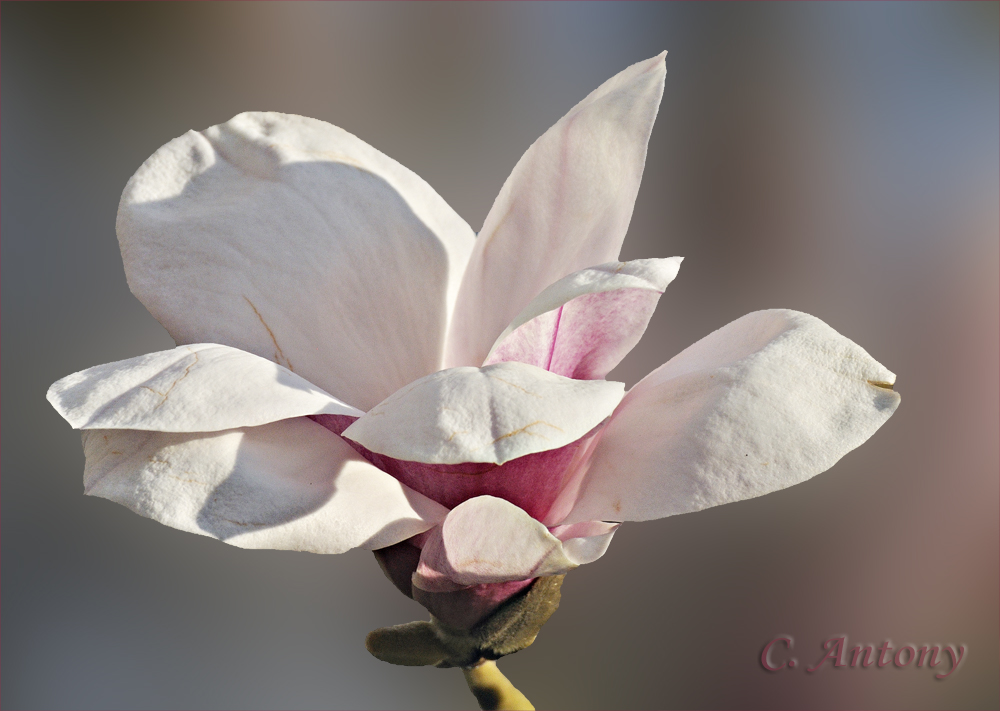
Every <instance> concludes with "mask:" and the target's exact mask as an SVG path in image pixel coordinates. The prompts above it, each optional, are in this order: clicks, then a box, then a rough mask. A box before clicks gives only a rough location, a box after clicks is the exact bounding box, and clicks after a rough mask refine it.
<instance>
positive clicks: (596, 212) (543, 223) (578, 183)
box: [445, 54, 666, 366]
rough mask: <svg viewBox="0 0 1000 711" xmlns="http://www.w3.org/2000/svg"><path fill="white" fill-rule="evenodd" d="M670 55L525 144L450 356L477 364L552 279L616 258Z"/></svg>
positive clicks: (492, 217) (468, 275) (490, 220)
mask: <svg viewBox="0 0 1000 711" xmlns="http://www.w3.org/2000/svg"><path fill="white" fill-rule="evenodd" d="M665 74H666V68H665V65H664V55H663V54H661V55H659V56H657V57H654V58H653V59H648V60H646V61H644V62H639V63H638V64H634V65H632V66H631V67H629V68H628V69H626V70H624V71H623V72H621V73H619V74H618V75H616V76H614V77H612V78H611V79H609V80H608V81H606V82H604V84H602V85H601V86H600V87H598V88H597V89H596V90H595V91H594V92H592V93H591V94H590V95H589V96H588V97H587V98H586V99H584V100H583V101H581V102H580V103H579V104H577V105H576V106H575V107H574V108H573V109H572V110H570V112H569V113H568V114H566V116H564V117H563V118H562V119H560V120H559V122H558V123H556V124H555V125H554V126H553V127H552V128H550V129H549V130H548V131H546V132H545V134H544V135H543V136H542V137H541V138H539V139H538V140H537V141H535V143H534V144H533V145H532V146H531V147H530V148H529V149H528V151H527V152H526V153H525V154H524V156H523V157H522V158H521V160H520V161H518V163H517V165H516V166H515V167H514V170H513V172H512V173H511V175H510V177H509V178H508V179H507V182H506V183H504V186H503V188H502V189H501V191H500V195H499V196H497V199H496V202H495V203H494V204H493V207H492V209H491V210H490V213H489V215H488V216H487V218H486V221H485V223H484V224H483V229H482V231H481V232H480V233H479V237H478V238H477V239H476V243H475V247H474V249H473V252H472V256H471V258H470V259H469V263H468V267H467V269H466V272H465V276H464V278H463V280H462V286H461V289H460V291H459V297H458V300H457V302H456V306H455V316H454V321H453V322H452V325H451V326H450V327H449V332H448V344H447V347H446V359H445V363H446V365H449V366H460V365H479V364H480V363H482V362H483V360H485V358H486V355H487V353H488V352H489V349H490V346H491V345H492V344H493V342H494V340H496V338H497V336H498V335H499V334H500V332H501V331H503V329H504V327H506V325H507V324H508V323H510V322H511V320H512V319H513V318H514V317H515V316H516V315H517V314H518V312H520V311H521V309H522V308H524V306H525V305H526V304H527V303H528V302H529V301H531V299H532V298H534V296H535V295H536V294H538V293H539V292H540V291H541V290H542V289H544V288H545V287H546V286H548V285H549V284H551V283H552V282H554V281H556V280H557V279H560V278H562V277H564V276H566V275H567V274H571V273H573V272H575V271H577V270H578V269H583V268H584V267H587V266H589V265H591V264H602V263H604V262H608V261H611V260H614V259H617V258H618V252H619V250H620V249H621V244H622V240H623V239H624V237H625V232H626V230H627V229H628V224H629V221H630V220H631V218H632V208H633V206H634V204H635V198H636V194H637V193H638V190H639V182H640V180H641V178H642V169H643V165H644V164H645V160H646V144H647V142H648V140H649V134H650V132H651V131H652V128H653V120H654V119H655V118H656V112H657V109H658V108H659V105H660V97H661V96H662V94H663V79H664V76H665Z"/></svg>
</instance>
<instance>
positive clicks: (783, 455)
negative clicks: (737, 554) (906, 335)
mask: <svg viewBox="0 0 1000 711" xmlns="http://www.w3.org/2000/svg"><path fill="white" fill-rule="evenodd" d="M895 380H896V376H895V375H893V374H892V373H891V372H889V371H888V370H887V369H886V368H884V367H883V366H882V365H880V364H879V363H877V362H876V361H875V360H874V359H873V358H872V357H871V356H869V355H868V353H866V352H865V351H864V350H863V349H862V348H861V347H859V346H858V345H856V344H855V343H853V342H852V341H850V340H848V339H847V338H844V337H843V336H841V335H840V334H839V333H837V332H836V331H834V330H833V329H832V328H830V327H829V326H827V325H826V324H825V323H823V322H822V321H820V320H819V319H817V318H814V317H813V316H809V315H808V314H803V313H799V312H796V311H785V310H775V311H758V312H756V313H752V314H749V315H747V316H744V317H743V318H741V319H738V320H737V321H734V322H733V323H731V324H729V325H728V326H725V327H723V328H721V329H719V330H718V331H716V332H715V333H712V334H711V335H709V336H707V337H705V338H703V339H702V340H701V341H699V342H698V343H696V344H694V345H693V346H691V347H690V348H688V349H687V350H685V351H683V352H682V353H680V354H678V355H677V356H675V357H674V358H673V359H671V360H670V361H668V362H667V363H666V364H664V365H663V366H661V367H659V368H657V369H656V370H654V371H653V372H652V373H650V374H649V375H648V376H646V378H644V379H643V380H642V381H641V382H639V383H638V384H637V385H636V386H635V387H634V388H633V389H632V390H631V391H630V392H629V394H628V395H627V396H626V397H625V399H624V400H623V401H622V403H621V405H620V406H619V407H618V410H617V411H616V412H615V414H614V416H613V417H612V418H611V421H610V422H609V423H608V424H607V425H606V426H605V428H604V429H603V430H602V431H601V434H600V438H599V439H598V440H597V442H596V444H595V445H594V447H593V454H592V456H591V457H590V460H589V462H588V464H587V468H586V471H585V474H584V475H583V478H582V486H581V487H580V490H579V496H578V500H577V501H576V504H575V507H574V508H573V510H572V513H571V514H570V515H569V516H568V517H567V521H568V522H573V521H584V520H591V519H605V520H617V521H643V520H647V519H654V518H662V517H664V516H671V515H673V514H679V513H685V512H687V511H698V510H700V509H703V508H707V507H709V506H717V505H719V504H725V503H728V502H731V501H739V500H741V499H749V498H752V497H755V496H760V495H762V494H767V493H769V492H772V491H776V490H778V489H783V488H785V487H788V486H792V485H793V484H798V483H799V482H802V481H805V480H806V479H809V478H810V477H812V476H814V475H816V474H819V473H820V472H822V471H825V470H827V469H829V468H830V467H831V466H833V465H834V464H835V463H836V462H837V460H838V459H840V458H841V457H842V456H844V455H845V454H846V453H847V452H849V451H851V450H852V449H854V448H855V447H857V446H858V445H860V444H861V443H862V442H864V441H865V440H866V439H868V438H869V437H870V436H871V435H872V434H874V432H875V430H877V429H878V428H879V427H880V426H881V425H882V424H883V423H884V422H885V421H886V420H888V419H889V416H890V415H892V413H893V411H895V409H896V407H897V406H898V405H899V395H897V394H896V393H895V392H893V390H892V389H891V388H892V384H893V383H894V382H895Z"/></svg>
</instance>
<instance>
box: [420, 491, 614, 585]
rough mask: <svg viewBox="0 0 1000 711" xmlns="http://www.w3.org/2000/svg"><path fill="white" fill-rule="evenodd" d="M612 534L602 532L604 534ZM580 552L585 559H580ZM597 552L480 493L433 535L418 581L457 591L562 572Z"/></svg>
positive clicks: (425, 547) (422, 554)
mask: <svg viewBox="0 0 1000 711" xmlns="http://www.w3.org/2000/svg"><path fill="white" fill-rule="evenodd" d="M611 532H613V530H612V531H607V530H605V531H604V532H603V533H600V532H599V533H598V538H604V537H605V536H608V535H609V534H610V533H611ZM606 547H607V546H606V545H604V548H606ZM603 552H604V550H603V549H601V551H600V553H602V554H603ZM580 553H582V554H583V556H584V557H583V558H578V557H576V556H577V554H580ZM593 553H594V550H593V547H587V546H584V545H575V546H564V545H563V542H562V541H561V540H559V538H557V537H556V536H554V535H552V534H551V533H550V532H549V530H548V529H547V528H546V527H545V526H544V525H543V524H542V523H540V522H539V521H536V520H535V519H533V518H532V517H531V516H529V515H528V514H527V513H526V512H525V511H523V510H522V509H520V508H518V507H517V506H514V505H513V504H511V503H509V502H507V501H504V500H503V499H498V498H495V497H493V496H479V497H477V498H475V499H469V500H468V501H466V502H464V503H462V504H460V505H459V506H456V507H455V508H454V509H452V510H451V511H450V512H449V513H448V517H447V518H446V519H445V521H444V523H443V524H442V525H441V527H440V528H434V529H432V530H431V531H430V532H429V533H428V535H427V540H426V542H425V543H424V546H423V551H422V552H421V555H420V564H419V565H418V566H417V570H416V573H414V575H413V585H414V587H415V588H420V589H422V590H426V591H427V592H452V591H455V590H459V589H461V588H463V587H466V586H470V585H482V584H489V583H502V582H508V581H513V580H528V579H531V578H537V577H541V576H545V575H558V574H561V573H566V572H568V571H570V570H572V569H573V568H576V567H577V566H579V565H581V564H582V563H588V562H591V561H592V560H595V558H594V557H593ZM597 557H600V556H599V555H598V556H597Z"/></svg>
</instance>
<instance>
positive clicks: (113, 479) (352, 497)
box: [83, 418, 447, 553]
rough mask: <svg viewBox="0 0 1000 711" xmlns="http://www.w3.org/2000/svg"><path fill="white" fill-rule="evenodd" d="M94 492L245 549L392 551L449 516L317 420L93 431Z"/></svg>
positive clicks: (87, 444) (87, 482)
mask: <svg viewBox="0 0 1000 711" xmlns="http://www.w3.org/2000/svg"><path fill="white" fill-rule="evenodd" d="M83 446H84V453H85V455H86V458H87V464H86V469H85V472H84V490H85V492H86V493H87V494H89V495H91V496H99V497H101V498H105V499H109V500H111V501H115V502H117V503H120V504H123V505H125V506H127V507H128V508H130V509H131V510H132V511H134V512H136V513H138V514H140V515H142V516H146V517H148V518H152V519H154V520H156V521H159V522H160V523H163V524H166V525H168V526H172V527H173V528H178V529H180V530H182V531H189V532H191V533H198V534H201V535H206V536H212V537H214V538H218V539H220V540H222V541H225V542H226V543H230V544H232V545H235V546H239V547H241V548H276V549H283V550H299V551H311V552H314V553H342V552H344V551H346V550H349V549H351V548H358V547H362V548H368V549H374V548H383V547H385V546H389V545H392V544H394V543H397V542H398V541H401V540H405V539H407V538H410V537H411V536H414V535H416V534H419V533H421V532H423V531H426V530H427V529H429V528H431V527H432V526H434V525H435V524H437V523H439V522H441V521H443V520H444V517H445V514H446V513H447V512H446V510H445V509H444V508H443V507H441V506H440V505H438V504H436V503H434V502H433V501H431V500H429V499H427V498H426V497H424V496H421V495H420V494H418V493H416V492H415V491H412V490H409V489H407V488H406V487H405V486H403V485H402V484H400V483H399V482H398V481H396V480H395V479H393V478H392V477H391V476H389V475H388V474H386V473H385V472H382V471H379V470H378V469H376V468H375V467H374V466H372V465H371V464H369V463H368V462H366V461H364V460H363V459H362V458H361V457H360V456H359V455H357V454H356V453H355V452H354V451H353V450H352V449H351V448H350V447H349V446H348V445H347V443H346V442H344V441H343V440H342V439H340V438H339V437H337V436H336V435H333V434H331V433H330V432H328V431H327V430H326V429H324V428H323V427H321V426H320V425H318V424H316V423H315V422H311V421H310V420H308V419H307V418H296V419H293V420H283V421H281V422H275V423H272V424H268V425H263V426H261V427H248V428H244V429H237V430H228V431H224V432H213V433H183V434H182V433H164V432H146V431H139V430H87V431H86V432H84V435H83Z"/></svg>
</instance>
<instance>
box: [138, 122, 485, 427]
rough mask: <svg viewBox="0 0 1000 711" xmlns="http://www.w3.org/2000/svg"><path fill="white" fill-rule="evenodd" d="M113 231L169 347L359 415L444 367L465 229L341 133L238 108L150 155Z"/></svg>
mask: <svg viewBox="0 0 1000 711" xmlns="http://www.w3.org/2000/svg"><path fill="white" fill-rule="evenodd" d="M118 239H119V241H120V243H121V249H122V257H123V258H124V261H125V272H126V275H127V276H128V282H129V286H130V287H131V288H132V291H133V293H134V294H135V295H136V296H138V297H139V300H140V301H142V303H143V304H144V305H145V306H146V308H148V309H149V311H150V313H152V314H153V315H154V316H155V317H156V318H157V319H158V320H159V321H160V323H162V324H163V325H164V327H166V329H167V331H169V332H170V335H171V336H173V337H174V339H175V340H176V341H177V342H178V343H180V344H184V343H205V342H213V343H223V344H225V345H229V346H233V347H236V348H239V349H241V350H245V351H249V352H251V353H255V354H257V355H259V356H263V357H265V358H269V359H271V360H274V361H275V362H277V363H279V364H281V365H283V366H285V367H287V368H288V369H289V370H292V371H294V372H296V373H298V374H299V375H301V376H302V377H304V378H306V379H307V380H309V381H310V382H312V383H316V384H317V385H318V386H320V387H321V388H323V389H324V390H326V391H327V392H330V393H332V394H334V395H336V396H337V397H339V398H341V399H343V400H344V401H346V402H351V403H354V404H356V405H357V406H359V407H361V408H363V409H367V408H369V407H370V406H371V405H374V404H375V403H377V402H378V401H380V400H382V399H383V398H384V397H386V396H387V395H388V394H390V393H392V392H393V391H395V390H396V389H398V388H399V387H401V386H402V385H405V384H406V383H408V382H411V381H413V380H415V379H417V378H419V377H421V376H423V375H426V374H427V373H430V372H434V371H435V370H438V369H439V368H440V364H441V349H442V347H443V338H444V332H445V328H446V326H447V319H448V315H449V311H450V309H451V305H452V304H453V302H454V300H455V294H456V293H457V290H458V285H459V283H460V279H461V275H462V272H463V270H464V267H465V263H466V261H467V259H468V255H469V252H470V250H471V249H472V244H473V240H474V236H473V234H472V231H471V230H470V229H469V226H468V225H467V224H466V223H465V222H464V221H463V220H462V219H461V218H460V217H458V215H456V214H455V213H454V212H453V211H452V210H451V208H449V207H448V205H447V204H446V203H445V202H444V200H442V199H441V198H440V197H439V196H438V195H437V193H435V192H434V191H433V190H432V189H431V188H430V186H428V185H427V184H426V183H424V182H423V181H422V180H421V179H420V178H419V177H417V176H416V175H414V174H413V173H411V172H410V171H409V170H407V169H406V168H404V167H403V166H401V165H399V164H398V163H396V162H395V161H393V160H391V159H390V158H388V157H386V156H384V155H382V154H381V153H379V152H378V151H376V150H375V149H374V148H372V147H371V146H369V145H367V144H365V143H364V142H363V141H360V140H359V139H357V138H356V137H354V136H352V135H351V134H349V133H347V132H346V131H343V130H341V129H339V128H337V127H335V126H331V125H329V124H327V123H324V122H322V121H316V120H314V119H308V118H303V117H301V116H289V115H285V114H277V113H248V114H241V115H239V116H237V117H236V118H234V119H232V120H231V121H229V122H228V123H226V124H223V125H220V126H214V127H212V128H210V129H207V130H206V131H203V132H201V133H198V132H195V131H189V132H188V133H187V134H185V135H184V136H181V137H180V138H177V139H175V140H173V141H171V142H170V143H168V144H166V145H165V146H163V147H162V148H161V149H160V150H158V151H157V152H156V153H155V154H153V156H152V157H151V158H150V159H149V160H147V161H146V162H145V164H143V166H142V167H141V168H140V169H139V171H138V172H137V173H136V174H135V175H134V176H133V177H132V179H131V180H130V181H129V183H128V185H127V186H126V187H125V192H124V194H123V195H122V201H121V205H120V206H119V211H118Z"/></svg>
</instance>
